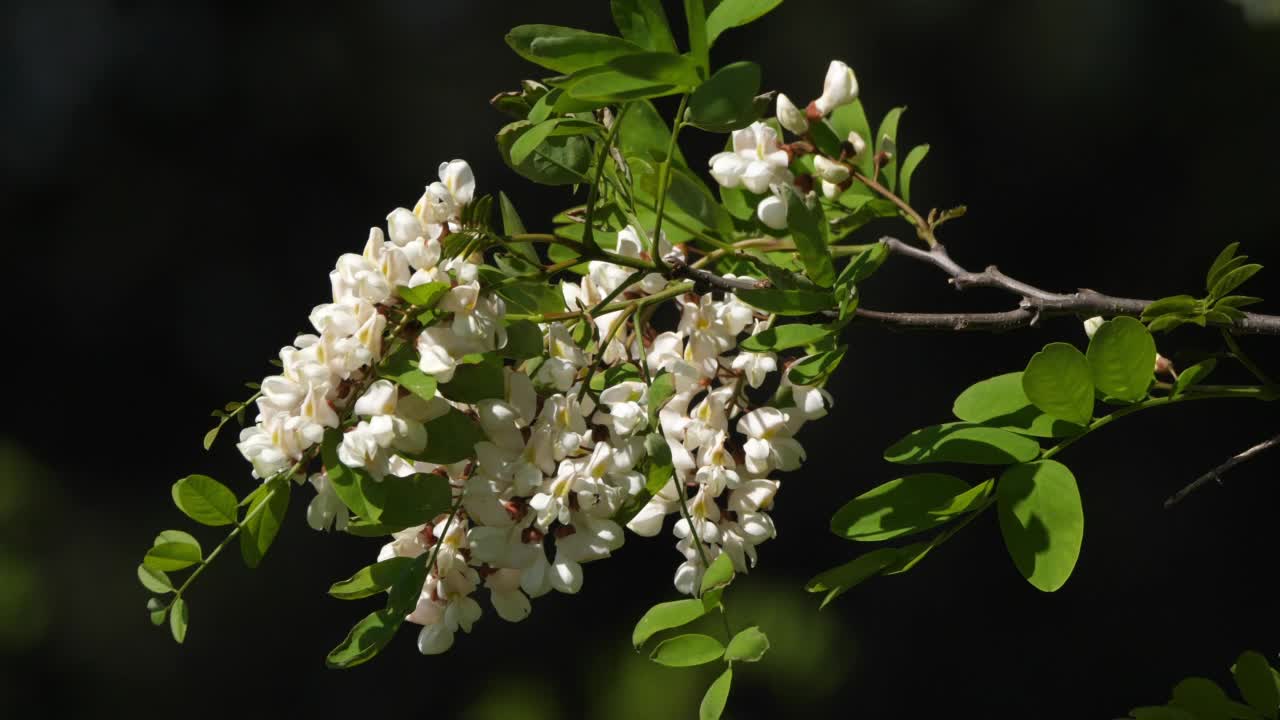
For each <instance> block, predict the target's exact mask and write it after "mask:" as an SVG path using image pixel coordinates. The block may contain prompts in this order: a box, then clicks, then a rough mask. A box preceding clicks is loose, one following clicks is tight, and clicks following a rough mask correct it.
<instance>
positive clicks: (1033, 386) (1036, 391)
mask: <svg viewBox="0 0 1280 720" xmlns="http://www.w3.org/2000/svg"><path fill="white" fill-rule="evenodd" d="M1022 390H1023V392H1025V393H1026V394H1027V399H1029V400H1030V401H1031V403H1032V404H1033V405H1035V406H1036V407H1038V408H1040V409H1041V410H1042V411H1044V412H1046V413H1048V414H1050V415H1052V416H1054V417H1057V418H1061V419H1063V420H1066V421H1067V422H1069V423H1074V424H1076V425H1087V424H1088V423H1089V420H1090V419H1091V418H1092V417H1093V370H1092V369H1091V368H1090V366H1089V360H1088V359H1087V358H1085V355H1084V353H1082V352H1080V351H1079V350H1078V349H1076V347H1075V346H1074V345H1068V344H1067V343H1060V342H1058V343H1049V344H1048V345H1046V346H1045V347H1044V349H1043V350H1041V351H1040V352H1038V353H1036V354H1035V355H1033V356H1032V357H1031V362H1029V363H1027V369H1026V371H1025V372H1024V373H1023V375H1022Z"/></svg>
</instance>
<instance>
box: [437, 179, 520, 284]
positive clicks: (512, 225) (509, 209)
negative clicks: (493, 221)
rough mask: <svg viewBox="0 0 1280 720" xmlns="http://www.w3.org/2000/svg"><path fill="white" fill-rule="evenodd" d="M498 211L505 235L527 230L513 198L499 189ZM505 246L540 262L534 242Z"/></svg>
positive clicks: (513, 251)
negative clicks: (512, 200)
mask: <svg viewBox="0 0 1280 720" xmlns="http://www.w3.org/2000/svg"><path fill="white" fill-rule="evenodd" d="M498 212H499V214H501V215H502V234H503V235H506V236H507V237H511V236H513V235H523V234H524V233H525V232H526V231H525V228H524V221H523V220H521V219H520V213H518V212H516V206H515V205H514V204H512V202H511V198H509V197H507V194H506V193H504V192H502V191H501V190H499V191H498ZM505 247H506V248H507V249H508V250H510V251H511V252H512V253H514V254H515V255H518V256H519V257H520V258H521V259H524V260H527V261H529V262H531V263H534V264H535V265H536V264H538V263H539V262H540V261H539V259H538V252H537V250H535V249H534V248H533V243H527V242H513V243H507V244H506V246H505ZM441 284H443V283H441Z"/></svg>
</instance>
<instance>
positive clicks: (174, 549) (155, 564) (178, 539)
mask: <svg viewBox="0 0 1280 720" xmlns="http://www.w3.org/2000/svg"><path fill="white" fill-rule="evenodd" d="M203 560H204V553H203V552H202V551H201V550H200V543H199V542H197V541H196V539H195V538H193V537H191V536H190V535H188V534H187V533H185V532H182V531H181V530H165V531H164V532H162V533H160V534H159V535H157V536H156V539H155V543H154V544H153V545H152V546H151V549H150V550H147V554H146V555H144V556H143V558H142V565H143V567H145V568H147V569H148V570H155V571H159V572H172V571H174V570H182V569H184V568H188V567H191V566H192V565H195V564H196V563H198V562H201V561H203Z"/></svg>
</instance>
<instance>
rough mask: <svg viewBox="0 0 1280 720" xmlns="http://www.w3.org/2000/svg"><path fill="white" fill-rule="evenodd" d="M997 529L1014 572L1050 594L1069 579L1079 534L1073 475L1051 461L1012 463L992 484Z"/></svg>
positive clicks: (1079, 511)
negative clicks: (1001, 536)
mask: <svg viewBox="0 0 1280 720" xmlns="http://www.w3.org/2000/svg"><path fill="white" fill-rule="evenodd" d="M996 497H997V500H998V503H997V507H998V508H999V515H1000V532H1001V534H1003V535H1004V542H1005V546H1006V547H1007V548H1008V549H1009V556H1010V557H1012V558H1013V564H1014V565H1015V566H1017V568H1018V572H1020V573H1022V576H1023V577H1025V578H1026V579H1027V582H1030V583H1031V584H1032V585H1033V586H1035V587H1036V588H1037V589H1039V590H1043V591H1044V592H1053V591H1055V590H1057V589H1058V588H1060V587H1062V586H1063V584H1065V583H1066V582H1067V578H1069V577H1071V571H1072V570H1073V569H1075V566H1076V560H1077V559H1078V558H1079V556H1080V543H1081V541H1082V540H1083V538H1084V510H1083V508H1082V507H1081V504H1080V491H1079V489H1078V488H1077V487H1076V479H1075V476H1073V475H1072V474H1071V471H1070V470H1068V469H1067V466H1065V465H1063V464H1062V463H1060V462H1057V461H1054V460H1041V461H1038V462H1033V463H1024V464H1020V465H1014V466H1013V467H1011V468H1009V469H1008V470H1006V471H1005V472H1004V474H1003V475H1001V476H1000V481H999V483H998V484H997V486H996Z"/></svg>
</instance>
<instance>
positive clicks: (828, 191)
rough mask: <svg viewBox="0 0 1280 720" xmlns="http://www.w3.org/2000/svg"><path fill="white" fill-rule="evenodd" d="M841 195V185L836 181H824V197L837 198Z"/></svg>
mask: <svg viewBox="0 0 1280 720" xmlns="http://www.w3.org/2000/svg"><path fill="white" fill-rule="evenodd" d="M839 195H840V186H839V185H837V184H835V183H829V182H827V181H826V180H823V181H822V197H824V198H826V199H828V200H835V199H836V198H837V197H838V196H839Z"/></svg>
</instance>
